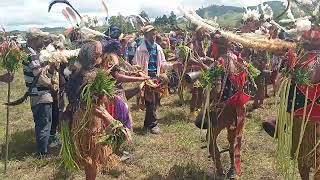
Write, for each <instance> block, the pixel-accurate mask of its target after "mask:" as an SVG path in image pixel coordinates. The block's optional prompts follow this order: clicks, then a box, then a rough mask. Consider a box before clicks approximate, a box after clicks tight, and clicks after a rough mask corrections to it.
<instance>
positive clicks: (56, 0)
mask: <svg viewBox="0 0 320 180" xmlns="http://www.w3.org/2000/svg"><path fill="white" fill-rule="evenodd" d="M59 3H60V4H66V5H68V6H69V7H71V9H73V10H74V11H75V12H76V13H77V15H78V16H79V17H80V19H81V15H80V13H79V12H78V11H77V10H76V9H75V8H74V7H73V6H72V5H71V4H70V2H69V1H68V0H53V1H51V2H50V4H49V8H48V12H50V11H51V9H52V7H53V5H55V4H59Z"/></svg>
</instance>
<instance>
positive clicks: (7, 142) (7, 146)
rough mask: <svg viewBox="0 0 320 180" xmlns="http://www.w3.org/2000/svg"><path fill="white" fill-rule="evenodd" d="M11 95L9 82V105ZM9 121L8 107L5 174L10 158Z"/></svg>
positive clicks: (8, 112) (8, 110) (8, 111)
mask: <svg viewBox="0 0 320 180" xmlns="http://www.w3.org/2000/svg"><path fill="white" fill-rule="evenodd" d="M10 95H11V83H10V82H8V94H7V103H9V102H10ZM9 119H10V109H9V106H7V124H6V157H5V163H4V174H6V173H7V165H8V157H9Z"/></svg>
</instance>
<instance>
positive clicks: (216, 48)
mask: <svg viewBox="0 0 320 180" xmlns="http://www.w3.org/2000/svg"><path fill="white" fill-rule="evenodd" d="M211 57H212V58H214V59H217V58H218V57H219V46H218V44H217V43H215V42H212V43H211Z"/></svg>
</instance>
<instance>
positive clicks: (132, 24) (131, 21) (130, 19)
mask: <svg viewBox="0 0 320 180" xmlns="http://www.w3.org/2000/svg"><path fill="white" fill-rule="evenodd" d="M129 21H130V23H131V26H132V27H133V29H135V28H136V27H135V26H134V23H133V20H132V18H129Z"/></svg>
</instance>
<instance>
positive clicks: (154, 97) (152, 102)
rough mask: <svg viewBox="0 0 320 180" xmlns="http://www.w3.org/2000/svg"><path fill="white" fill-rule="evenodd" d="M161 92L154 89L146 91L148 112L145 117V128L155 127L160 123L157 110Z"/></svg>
mask: <svg viewBox="0 0 320 180" xmlns="http://www.w3.org/2000/svg"><path fill="white" fill-rule="evenodd" d="M159 99H160V94H159V93H157V92H154V91H148V90H146V91H145V107H146V114H145V119H144V127H145V128H154V127H155V126H157V125H158V123H157V115H156V110H157V107H158V105H159Z"/></svg>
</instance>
